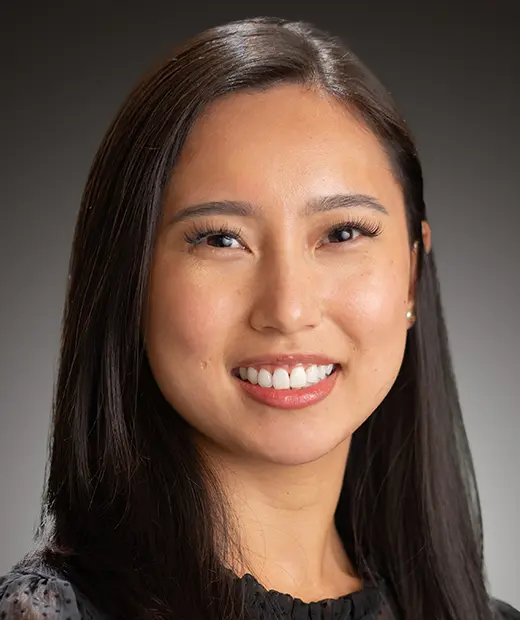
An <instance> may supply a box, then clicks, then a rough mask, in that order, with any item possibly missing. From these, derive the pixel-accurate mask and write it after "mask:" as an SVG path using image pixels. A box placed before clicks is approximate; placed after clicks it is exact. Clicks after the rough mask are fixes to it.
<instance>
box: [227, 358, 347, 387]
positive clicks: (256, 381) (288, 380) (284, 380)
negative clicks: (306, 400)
mask: <svg viewBox="0 0 520 620" xmlns="http://www.w3.org/2000/svg"><path fill="white" fill-rule="evenodd" d="M340 369H341V364H339V363H332V364H305V365H304V364H298V365H294V364H293V365H283V366H280V365H276V366H274V365H270V364H263V365H257V366H248V367H245V366H241V367H236V368H233V370H232V371H231V374H232V375H233V376H234V377H236V378H237V379H239V380H240V381H242V382H245V383H249V384H251V385H258V386H259V387H261V388H264V389H273V390H301V389H305V388H308V387H312V386H314V385H318V384H319V383H321V382H322V381H325V380H326V379H327V378H328V377H330V376H331V375H333V374H335V373H336V372H338V371H339V370H340Z"/></svg>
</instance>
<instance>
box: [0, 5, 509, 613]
mask: <svg viewBox="0 0 520 620" xmlns="http://www.w3.org/2000/svg"><path fill="white" fill-rule="evenodd" d="M2 4H3V8H2V9H0V11H1V14H0V24H2V26H1V28H2V30H3V31H4V32H3V33H2V43H1V45H2V47H3V48H5V49H4V51H3V54H2V55H1V57H2V60H3V65H4V67H3V71H2V91H3V93H4V94H3V95H2V98H1V106H2V111H3V113H2V115H1V118H2V133H1V135H2V149H1V157H2V166H1V171H2V172H1V174H2V184H1V195H0V207H1V216H2V217H1V220H0V222H1V223H0V253H1V260H0V283H1V289H0V290H1V293H0V295H1V297H0V300H1V301H0V318H1V320H0V325H1V330H2V332H1V334H2V336H1V344H2V346H1V348H0V369H1V372H0V395H1V396H0V398H1V401H0V415H1V421H0V496H1V497H2V500H1V504H0V505H1V513H0V573H2V572H5V571H7V570H8V569H9V568H10V566H11V565H12V564H13V563H14V562H15V561H16V560H17V559H18V558H19V557H20V556H21V555H22V554H23V553H24V552H25V551H26V550H28V548H29V547H30V545H31V539H32V533H33V529H34V527H35V525H36V522H37V516H38V509H39V501H40V495H41V492H42V485H43V477H44V465H45V460H46V450H47V438H48V429H49V416H50V405H51V398H52V390H53V387H52V385H53V381H54V379H55V376H56V363H57V353H58V344H59V326H60V319H61V312H62V305H63V301H64V293H65V282H66V277H67V263H68V255H69V251H70V245H71V240H72V233H73V226H74V222H75V218H76V214H77V211H78V207H79V201H80V196H81V193H82V189H83V185H84V183H85V180H86V176H87V171H88V168H89V165H90V162H91V160H92V158H93V155H94V152H95V150H96V148H97V146H98V144H99V142H100V140H101V138H102V136H103V134H104V132H105V131H106V129H107V126H108V124H109V122H110V121H111V119H112V118H113V116H114V115H115V113H116V111H117V109H118V108H119V105H120V104H121V103H122V100H123V98H124V97H125V96H126V94H127V93H128V91H129V90H130V88H131V87H132V86H133V85H134V84H135V82H136V80H137V79H138V78H139V76H140V75H141V74H142V73H143V72H144V71H145V70H147V69H148V68H149V67H150V65H151V64H153V63H154V62H155V61H156V60H157V59H158V58H160V57H163V56H164V55H166V54H167V53H168V51H169V50H170V49H171V47H172V45H173V44H174V43H175V42H177V41H179V40H180V39H182V38H184V37H186V36H188V35H191V34H194V33H195V32H197V31H199V30H201V29H203V28H205V27H207V26H211V25H216V24H218V23H222V22H225V21H227V20H229V19H237V18H241V17H248V16H254V15H260V14H264V15H265V14H271V15H277V16H281V17H291V18H303V19H308V20H311V21H314V22H315V23H316V24H317V25H319V26H321V27H324V28H326V29H329V30H331V31H332V32H334V33H336V34H339V35H341V36H343V37H344V38H345V39H346V41H347V42H349V43H350V45H351V46H352V47H353V49H354V51H355V52H356V53H357V54H358V55H359V56H360V57H361V58H362V59H363V60H364V61H365V62H366V63H367V64H368V65H369V66H370V67H371V68H372V69H373V70H374V71H375V72H376V73H377V74H378V75H379V77H380V78H381V79H382V80H383V82H384V83H385V84H386V85H387V87H388V88H389V89H390V90H391V91H392V93H393V94H394V96H395V98H396V99H397V102H398V104H399V105H400V108H401V110H402V111H403V113H404V116H405V117H406V119H407V120H408V122H409V123H410V124H411V127H412V129H413V131H414V133H415V135H416V138H417V142H418V146H419V150H420V153H421V154H422V161H423V165H424V171H425V178H426V198H427V204H428V209H429V217H430V221H431V223H432V226H433V239H434V248H435V251H436V255H437V260H438V264H439V272H440V278H441V285H442V289H443V296H444V303H445V309H446V314H447V321H448V329H449V333H450V337H451V343H452V349H453V355H454V361H455V368H456V372H457V376H458V380H459V388H460V395H461V399H462V405H463V410H464V416H465V421H466V425H467V431H468V434H469V439H470V443H471V447H472V450H473V455H474V459H475V464H476V470H477V479H478V483H479V489H480V494H481V500H482V505H483V518H484V533H485V552H486V560H487V566H488V573H489V578H490V582H491V588H492V593H493V594H494V595H495V596H497V597H499V598H502V599H504V600H507V601H508V602H509V603H510V604H512V605H515V606H516V607H520V560H519V557H520V540H519V533H518V532H519V527H518V523H519V521H520V510H519V501H520V482H519V478H520V476H519V473H520V471H519V470H520V467H519V465H520V456H519V451H520V445H519V439H520V417H519V404H520V373H519V367H520V364H519V353H518V351H519V349H520V330H519V328H518V319H519V316H520V313H519V312H518V297H519V295H518V294H519V277H518V271H517V263H518V256H519V251H518V242H517V239H518V233H519V224H520V217H519V215H518V209H519V205H518V197H517V196H518V190H517V188H516V187H515V186H516V185H517V181H518V176H519V170H520V156H519V148H520V116H519V114H518V108H517V100H516V97H515V96H516V95H518V92H519V90H520V89H519V85H518V81H519V76H520V41H519V37H518V34H517V32H515V28H516V26H517V25H518V24H519V15H520V3H518V2H516V1H515V0H511V1H510V2H503V1H496V0H489V2H483V1H482V2H475V1H473V2H468V3H467V7H468V8H469V10H468V9H467V8H466V7H465V6H464V5H465V4H466V3H465V2H462V1H461V0H459V1H458V2H435V3H430V2H424V1H421V2H409V3H408V2H406V1H393V2H388V1H387V0H381V1H379V2H371V1H363V2H349V1H342V2H341V3H339V2H337V5H336V2H334V3H333V2H323V1H320V2H318V3H317V6H314V7H313V6H312V5H309V7H306V6H304V5H303V4H302V3H301V2H298V3H293V4H292V5H291V4H290V3H287V2H285V3H284V2H283V1H279V2H276V3H269V2H261V3H260V2H258V3H256V2H248V3H247V6H246V8H244V7H243V8H242V9H241V10H236V9H232V8H231V5H230V3H227V2H225V1H224V2H220V3H219V6H218V7H215V6H214V5H213V3H211V2H207V3H206V5H205V4H204V3H202V4H201V3H196V6H195V3H194V4H193V5H192V6H193V8H190V7H189V6H188V7H187V8H186V7H185V6H183V5H182V4H181V3H179V2H175V1H174V0H171V1H170V2H168V3H166V2H153V1H151V2H147V3H144V2H143V3H140V4H141V7H140V8H132V7H130V6H127V5H126V3H115V2H108V1H107V2H106V6H104V7H103V4H105V3H97V4H96V2H92V1H90V2H78V1H76V2H73V3H72V7H71V6H70V5H69V6H68V7H67V8H66V9H56V8H54V9H53V8H49V5H50V3H46V2H42V3H36V2H33V3H32V6H31V3H27V2H24V3H22V2H11V3H8V2H5V3H2ZM6 5H7V6H6ZM212 5H213V6H212ZM296 7H298V8H296ZM190 13H191V14H190Z"/></svg>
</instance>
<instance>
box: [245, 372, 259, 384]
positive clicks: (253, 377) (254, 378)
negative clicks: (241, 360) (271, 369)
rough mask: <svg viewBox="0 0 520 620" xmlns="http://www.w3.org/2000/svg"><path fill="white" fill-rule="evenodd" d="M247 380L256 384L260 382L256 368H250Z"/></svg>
mask: <svg viewBox="0 0 520 620" xmlns="http://www.w3.org/2000/svg"><path fill="white" fill-rule="evenodd" d="M247 380H248V381H249V383H252V384H253V385H256V384H257V383H258V370H256V369H255V368H248V369H247Z"/></svg>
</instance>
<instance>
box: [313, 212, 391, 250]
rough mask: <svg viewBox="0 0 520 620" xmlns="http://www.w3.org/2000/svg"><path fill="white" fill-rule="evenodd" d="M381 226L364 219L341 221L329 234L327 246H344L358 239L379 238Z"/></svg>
mask: <svg viewBox="0 0 520 620" xmlns="http://www.w3.org/2000/svg"><path fill="white" fill-rule="evenodd" d="M381 230H382V229H381V225H380V224H379V223H378V222H372V221H369V220H365V219H363V218H359V219H355V220H349V221H347V222H345V221H340V222H338V223H337V224H335V225H334V226H332V228H330V229H329V231H328V233H327V241H326V242H325V245H330V244H343V243H345V242H347V241H350V242H352V241H354V240H355V239H357V238H358V237H377V235H379V234H380V233H381Z"/></svg>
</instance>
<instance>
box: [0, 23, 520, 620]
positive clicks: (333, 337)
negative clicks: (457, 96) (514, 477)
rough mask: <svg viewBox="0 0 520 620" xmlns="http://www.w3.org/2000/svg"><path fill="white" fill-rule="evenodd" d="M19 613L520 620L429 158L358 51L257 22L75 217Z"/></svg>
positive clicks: (141, 127)
mask: <svg viewBox="0 0 520 620" xmlns="http://www.w3.org/2000/svg"><path fill="white" fill-rule="evenodd" d="M52 428H53V433H52V446H51V456H50V469H49V471H48V480H47V488H46V494H45V501H44V504H43V506H44V507H43V510H42V515H41V526H40V529H39V532H38V536H37V539H36V541H35V545H34V548H33V549H32V550H31V551H30V552H29V553H28V554H27V555H26V556H25V557H24V558H23V559H22V560H20V561H19V562H18V563H17V564H16V565H15V566H14V567H13V568H12V570H11V571H10V572H9V573H8V574H7V575H5V576H4V577H3V580H2V586H1V590H0V595H1V603H0V610H1V611H2V613H3V616H2V617H7V618H28V617H31V618H44V617H52V618H111V619H115V618H124V619H129V618H143V619H166V618H171V619H175V620H180V619H186V620H188V619H189V620H194V619H200V620H202V619H204V620H206V619H222V618H227V619H230V620H231V619H233V618H240V617H242V618H251V619H262V618H264V619H267V618H293V619H298V620H303V619H307V618H313V619H316V618H322V619H326V618H327V619H328V618H341V619H343V620H361V619H368V618H384V619H390V618H396V619H399V620H401V619H403V620H418V619H432V620H433V619H434V620H468V619H469V618H471V619H472V620H489V619H491V618H510V619H511V618H516V619H518V618H520V614H519V613H518V612H517V611H516V610H514V609H513V608H512V607H510V606H508V605H507V604H506V603H503V602H500V601H497V600H495V599H493V598H492V597H491V596H490V595H489V593H488V584H487V581H486V574H485V565H484V561H483V557H482V547H483V544H482V524H481V515H480V505H479V497H478V492H477V488H476V485H475V476H474V471H473V465H472V460H471V455H470V452H469V448H468V442H467V437H466V434H465V430H464V425H463V420H462V416H461V412H460V408H459V402H458V397H457V391H456V387H455V381H454V378H453V374H452V369H451V362H450V356H449V350H448V345H447V339H446V329H445V324H444V320H443V316H442V310H441V303H440V298H439V291H438V284H437V278H436V272H435V262H434V256H433V251H432V249H431V234H430V228H429V226H428V223H427V218H426V210H425V205H424V201H423V185H422V174H421V167H420V163H419V160H418V157H417V153H416V150H415V147H414V144H413V142H412V139H411V137H410V134H409V132H408V129H407V128H406V126H405V123H404V122H403V120H402V119H401V118H400V117H399V115H398V113H397V112H396V110H395V108H394V104H393V102H392V100H391V98H390V96H389V95H388V93H387V92H386V91H385V90H384V88H383V87H382V86H381V85H380V84H379V82H378V81H377V80H376V79H375V78H374V76H373V75H372V74H371V73H370V72H369V71H368V70H367V69H366V68H365V67H364V66H363V65H362V64H361V63H360V62H359V60H358V59H357V58H356V57H355V56H354V55H353V54H352V53H351V52H350V51H349V50H347V49H346V48H345V47H344V46H343V45H342V44H341V43H340V42H339V41H338V40H336V39H334V38H331V37H329V36H327V35H326V34H324V33H323V32H321V31H319V30H317V29H315V28H313V27H311V26H310V25H308V24H305V23H289V22H287V21H284V20H281V19H268V18H261V19H260V18H259V19H251V20H247V21H242V22H235V23H231V24H228V25H225V26H222V27H219V28H214V29H212V30H209V31H207V32H204V33H203V34H201V35H199V36H198V37H196V38H194V39H193V40H191V41H190V42H188V43H187V44H185V45H184V46H183V47H181V48H180V49H178V50H177V53H176V55H175V57H174V58H172V59H170V60H169V61H168V62H166V63H165V64H164V65H163V66H161V67H159V68H158V69H157V70H156V71H155V72H153V73H152V74H151V75H149V76H148V77H146V78H145V79H144V80H143V81H142V82H141V83H140V84H139V85H138V87H137V88H136V89H135V90H134V92H133V93H132V94H131V96H130V97H129V99H128V100H127V101H126V103H125V105H124V106H123V108H122V110H121V111H120V113H119V114H118V116H117V118H116V120H115V122H114V123H113V125H112V127H111V128H110V130H109V132H108V134H107V136H106V138H105V140H104V142H103V144H102V145H101V148H100V150H99V152H98V154H97V156H96V158H95V161H94V164H93V167H92V170H91V173H90V176H89V179H88V182H87V186H86V189H85V193H84V198H83V202H82V206H81V211H80V214H79V218H78V223H77V229H76V233H75V240H74V246H73V252H72V261H71V270H70V282H69V289H68V295H67V301H66V308H65V315H64V327H63V340H62V352H61V361H60V368H59V376H58V382H57V389H56V397H55V407H54V418H53V427H52Z"/></svg>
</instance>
